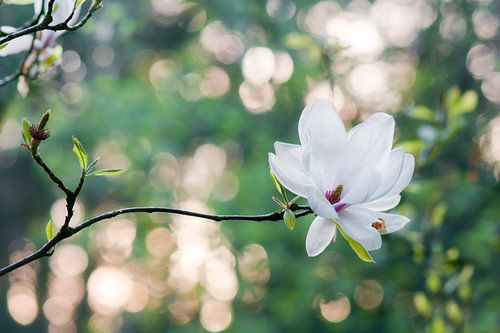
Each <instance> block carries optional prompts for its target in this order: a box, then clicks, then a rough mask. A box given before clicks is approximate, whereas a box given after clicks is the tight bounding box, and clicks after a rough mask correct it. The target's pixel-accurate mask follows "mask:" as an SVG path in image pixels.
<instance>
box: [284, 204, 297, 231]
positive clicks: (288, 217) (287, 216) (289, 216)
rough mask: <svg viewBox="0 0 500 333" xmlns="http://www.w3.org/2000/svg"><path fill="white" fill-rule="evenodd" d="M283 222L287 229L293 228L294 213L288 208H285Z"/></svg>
mask: <svg viewBox="0 0 500 333" xmlns="http://www.w3.org/2000/svg"><path fill="white" fill-rule="evenodd" d="M283 222H285V225H286V226H287V227H288V229H290V230H293V229H294V228H295V214H294V213H293V212H292V211H291V210H290V209H285V212H284V213H283Z"/></svg>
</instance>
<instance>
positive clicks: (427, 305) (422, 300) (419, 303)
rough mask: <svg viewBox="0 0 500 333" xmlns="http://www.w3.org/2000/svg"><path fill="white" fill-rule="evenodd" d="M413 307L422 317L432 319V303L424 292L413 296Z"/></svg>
mask: <svg viewBox="0 0 500 333" xmlns="http://www.w3.org/2000/svg"><path fill="white" fill-rule="evenodd" d="M413 305H414V306H415V310H417V312H418V313H419V314H420V315H421V316H423V317H430V316H431V315H432V305H431V302H429V299H428V298H427V296H425V294H424V293H423V292H416V293H415V294H414V295H413Z"/></svg>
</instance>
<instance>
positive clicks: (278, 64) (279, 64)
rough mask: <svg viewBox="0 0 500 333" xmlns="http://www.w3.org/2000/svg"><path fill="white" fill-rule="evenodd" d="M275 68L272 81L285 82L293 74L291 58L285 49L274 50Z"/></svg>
mask: <svg viewBox="0 0 500 333" xmlns="http://www.w3.org/2000/svg"><path fill="white" fill-rule="evenodd" d="M274 63H275V68H274V72H273V76H272V79H273V82H274V83H278V84H281V83H285V82H287V81H288V80H289V79H290V78H291V77H292V74H293V59H292V57H291V56H290V54H289V53H288V52H286V51H279V52H274Z"/></svg>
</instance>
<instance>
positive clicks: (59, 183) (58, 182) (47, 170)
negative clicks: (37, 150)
mask: <svg viewBox="0 0 500 333" xmlns="http://www.w3.org/2000/svg"><path fill="white" fill-rule="evenodd" d="M31 156H33V159H34V160H35V162H36V163H37V164H38V165H40V166H41V167H42V169H43V170H44V171H45V173H46V174H47V175H48V176H49V177H50V179H51V180H52V181H53V182H54V183H55V184H56V185H57V187H59V188H60V189H61V191H63V192H64V193H65V194H66V196H71V195H73V192H72V191H71V190H70V189H68V187H67V186H66V185H64V183H63V181H62V180H61V179H59V177H57V176H56V175H55V174H54V172H52V170H51V169H50V168H49V167H48V166H47V164H45V162H44V161H43V160H42V158H41V157H40V155H39V154H32V155H31Z"/></svg>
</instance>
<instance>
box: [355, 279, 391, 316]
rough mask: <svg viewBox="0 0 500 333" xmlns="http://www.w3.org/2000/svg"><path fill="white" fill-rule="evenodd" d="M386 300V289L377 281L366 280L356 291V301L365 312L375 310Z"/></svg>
mask: <svg viewBox="0 0 500 333" xmlns="http://www.w3.org/2000/svg"><path fill="white" fill-rule="evenodd" d="M383 299H384V289H383V288H382V286H381V285H380V283H378V282H377V281H375V280H364V281H361V283H359V284H358V285H357V286H356V288H355V289H354V300H355V301H356V303H357V304H358V305H359V306H360V307H361V308H362V309H365V310H373V309H375V308H377V307H378V306H380V304H381V303H382V300H383Z"/></svg>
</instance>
